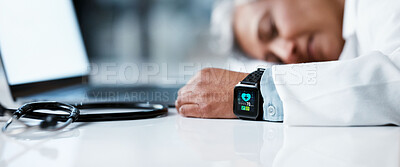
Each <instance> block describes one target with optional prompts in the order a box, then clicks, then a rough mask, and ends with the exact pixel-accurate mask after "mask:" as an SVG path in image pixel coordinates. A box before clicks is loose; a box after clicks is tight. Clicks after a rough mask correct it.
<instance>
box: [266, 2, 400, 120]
mask: <svg viewBox="0 0 400 167" xmlns="http://www.w3.org/2000/svg"><path fill="white" fill-rule="evenodd" d="M343 37H344V39H345V40H346V44H345V47H344V50H343V52H342V54H341V56H340V58H339V61H331V62H320V63H305V64H296V65H277V66H273V68H272V74H273V79H274V82H275V85H276V89H277V91H278V93H279V96H280V98H281V100H282V102H283V111H284V123H285V124H288V125H306V126H309V125H311V126H358V125H361V126H363V125H386V124H395V125H400V1H399V0H382V1H377V0H346V4H345V13H344V24H343Z"/></svg>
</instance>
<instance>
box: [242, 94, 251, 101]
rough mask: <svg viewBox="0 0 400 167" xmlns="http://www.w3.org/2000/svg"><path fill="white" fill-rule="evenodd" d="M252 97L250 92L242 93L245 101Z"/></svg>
mask: <svg viewBox="0 0 400 167" xmlns="http://www.w3.org/2000/svg"><path fill="white" fill-rule="evenodd" d="M250 98H251V95H250V94H248V93H242V99H243V100H244V101H245V102H247V101H249V100H250Z"/></svg>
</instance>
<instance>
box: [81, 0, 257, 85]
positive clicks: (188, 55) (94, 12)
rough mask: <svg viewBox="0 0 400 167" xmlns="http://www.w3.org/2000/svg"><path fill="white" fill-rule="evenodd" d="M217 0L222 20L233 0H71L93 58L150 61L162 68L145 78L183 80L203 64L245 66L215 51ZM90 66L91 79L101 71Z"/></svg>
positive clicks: (97, 61) (123, 61)
mask: <svg viewBox="0 0 400 167" xmlns="http://www.w3.org/2000/svg"><path fill="white" fill-rule="evenodd" d="M221 2H222V3H224V4H225V7H223V9H222V10H223V11H220V13H221V12H222V15H221V14H220V16H217V17H219V19H223V20H225V18H223V15H224V14H225V15H226V14H227V13H228V14H229V13H230V12H231V11H230V10H231V9H229V8H230V7H231V5H232V4H233V0H219V1H214V0H84V1H82V0H74V5H75V8H76V11H77V16H78V20H79V23H80V26H81V31H82V34H83V37H84V41H85V45H86V48H87V53H88V55H89V59H90V61H91V62H92V63H96V64H97V65H99V64H100V65H101V64H104V63H118V64H117V65H116V66H121V64H120V63H136V64H143V63H153V64H157V65H158V66H159V68H160V71H167V72H160V73H159V74H156V75H157V77H153V79H155V80H157V81H150V82H158V83H159V82H160V78H166V77H168V80H176V78H180V79H178V80H179V81H181V82H180V83H181V84H182V83H185V82H186V81H187V80H188V79H190V77H191V75H193V74H195V73H196V72H197V71H198V70H200V69H201V68H204V67H209V66H211V67H217V68H229V69H237V71H246V70H243V69H241V68H238V67H239V66H240V65H237V64H235V62H232V61H230V63H229V65H228V64H227V63H228V58H229V57H230V55H229V54H227V53H226V52H221V51H220V49H221V46H218V45H217V43H216V41H215V34H213V35H212V34H211V33H210V32H211V31H210V26H211V25H210V24H211V18H212V15H213V10H214V9H216V6H221ZM218 10H221V9H218ZM224 12H225V13H224ZM214 13H215V12H214ZM214 15H215V14H214ZM214 17H215V16H214ZM221 17H222V18H221ZM229 19H230V18H229V17H228V18H226V21H227V23H228V24H227V25H229V22H230V20H229ZM225 26H226V25H225ZM214 27H215V26H214ZM227 31H229V29H228V30H227ZM227 33H229V32H227ZM227 43H229V41H228V42H227ZM239 62H240V61H239ZM185 63H186V65H187V66H188V67H186V69H185V70H189V71H190V72H189V73H187V74H186V75H182V74H181V73H180V72H179V68H182V64H185ZM232 63H233V64H232ZM256 64H257V63H256ZM248 65H250V63H248ZM111 66H113V65H111ZM139 66H140V65H139ZM191 66H192V67H191ZM229 66H233V67H229ZM100 68H104V67H100ZM112 68H113V67H111V68H109V69H112ZM116 69H117V68H116ZM140 69H142V68H141V67H139V70H140ZM166 69H167V70H166ZM251 70H253V68H249V69H248V70H247V71H251ZM92 71H94V72H95V73H94V74H92V76H93V77H92V78H94V79H96V76H104V75H103V74H101V70H92ZM103 71H104V70H103ZM125 75H129V72H128V73H127V74H125ZM182 77H183V78H182ZM97 79H99V77H98V78H97ZM99 80H101V79H99ZM108 81H110V79H108V80H106V81H105V80H104V79H103V80H102V81H101V83H105V82H108ZM163 81H164V80H163ZM95 83H99V81H96V82H95Z"/></svg>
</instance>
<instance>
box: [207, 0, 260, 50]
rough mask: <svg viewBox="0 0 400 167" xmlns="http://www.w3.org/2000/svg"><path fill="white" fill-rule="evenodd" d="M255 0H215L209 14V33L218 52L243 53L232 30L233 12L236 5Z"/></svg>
mask: <svg viewBox="0 0 400 167" xmlns="http://www.w3.org/2000/svg"><path fill="white" fill-rule="evenodd" d="M254 1H257V0H217V1H216V2H215V4H214V10H213V12H212V15H211V27H210V33H211V35H212V36H213V39H214V42H215V43H214V44H215V48H213V49H214V50H216V51H217V52H218V53H219V54H224V55H225V54H235V53H236V54H243V52H242V51H241V49H240V48H239V47H238V45H237V43H236V40H235V36H234V32H233V25H232V24H233V14H234V11H235V8H236V7H237V6H240V5H243V4H246V3H250V2H254Z"/></svg>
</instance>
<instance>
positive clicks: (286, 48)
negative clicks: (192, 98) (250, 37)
mask: <svg viewBox="0 0 400 167" xmlns="http://www.w3.org/2000/svg"><path fill="white" fill-rule="evenodd" d="M269 49H270V50H271V51H272V52H273V53H274V54H275V55H276V56H277V57H279V58H280V59H281V60H282V62H283V63H296V61H297V58H298V55H297V54H296V49H297V45H296V42H295V41H294V40H288V39H283V38H276V39H275V40H274V41H273V42H271V43H270V47H269Z"/></svg>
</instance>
